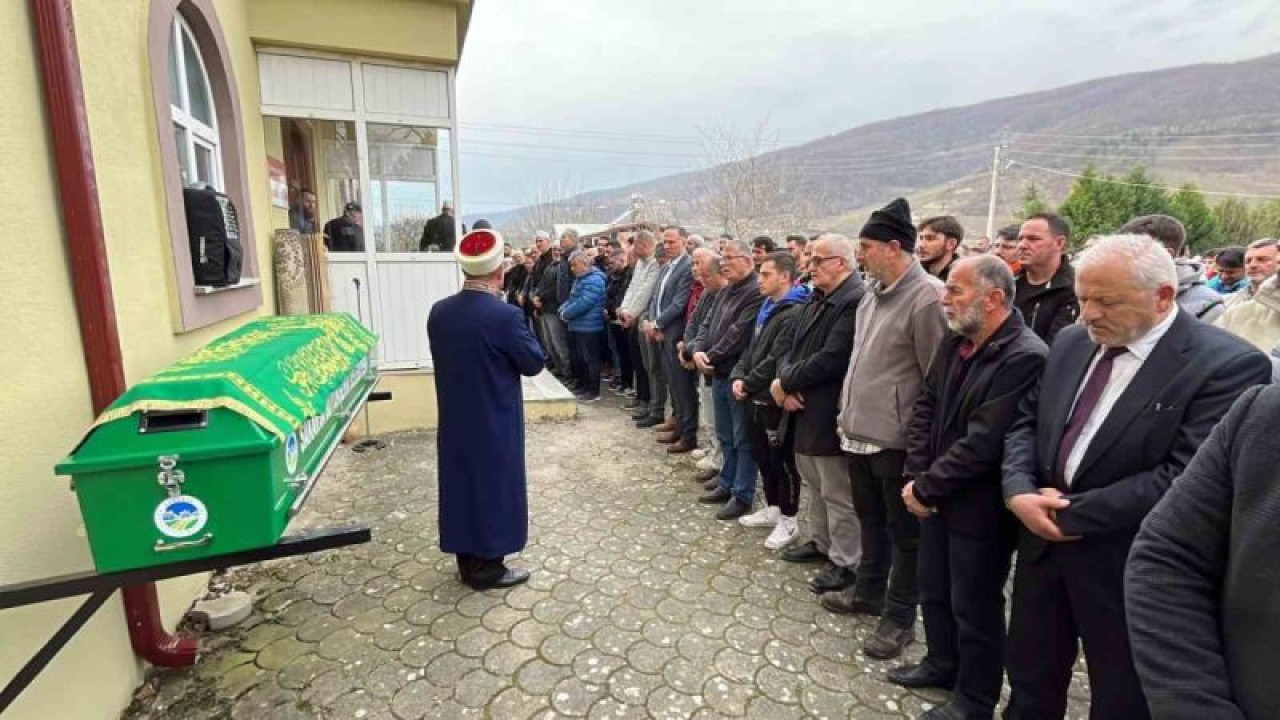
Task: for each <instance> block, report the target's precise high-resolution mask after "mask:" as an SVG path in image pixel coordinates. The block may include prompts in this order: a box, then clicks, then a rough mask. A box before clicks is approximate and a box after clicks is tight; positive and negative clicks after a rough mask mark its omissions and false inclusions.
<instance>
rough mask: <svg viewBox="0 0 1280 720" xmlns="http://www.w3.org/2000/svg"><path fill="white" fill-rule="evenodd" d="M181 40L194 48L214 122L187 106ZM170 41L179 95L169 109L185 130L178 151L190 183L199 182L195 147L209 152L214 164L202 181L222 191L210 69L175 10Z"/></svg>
mask: <svg viewBox="0 0 1280 720" xmlns="http://www.w3.org/2000/svg"><path fill="white" fill-rule="evenodd" d="M184 39H185V40H186V41H187V42H188V43H190V44H191V48H192V49H194V50H195V54H196V62H197V63H198V64H199V66H200V78H201V80H203V81H204V86H205V89H206V92H207V93H208V98H209V114H210V119H211V120H213V125H207V124H205V123H204V122H202V121H201V120H199V119H198V118H196V116H194V115H192V114H191V113H190V112H189V111H188V110H187V109H186V108H190V107H191V87H190V85H188V83H187V53H186V50H185V45H184V43H183V40H184ZM169 42H171V43H173V45H172V47H173V49H174V53H173V54H174V56H175V61H176V62H177V67H176V68H172V70H173V71H175V72H177V74H178V77H177V81H178V82H177V85H178V94H179V97H176V98H170V103H169V110H170V115H171V116H172V118H173V123H174V125H177V126H179V127H181V128H182V129H183V130H185V131H186V134H185V135H184V137H185V138H186V143H184V144H183V146H182V147H179V148H178V152H179V153H181V154H182V155H183V156H185V157H186V159H187V167H188V168H189V169H190V171H191V176H192V182H198V181H199V180H198V179H197V178H196V174H197V171H196V168H197V165H196V150H197V148H202V149H204V150H206V151H208V152H209V153H210V154H211V155H212V156H213V163H212V164H211V166H210V168H209V170H210V172H211V174H212V175H211V177H209V178H207V179H206V180H205V182H208V183H209V184H210V185H212V186H213V187H214V188H215V189H217V190H218V191H219V192H222V191H224V190H225V188H224V186H223V182H222V179H223V174H222V143H221V141H220V140H219V136H218V108H217V107H216V105H215V102H216V101H215V99H214V97H213V84H212V83H211V82H209V71H208V70H207V69H206V68H205V62H204V56H203V55H202V54H201V52H200V44H199V43H198V42H196V36H195V33H193V32H191V26H189V25H187V21H186V20H185V19H183V17H182V14H181V13H174V17H173V30H172V35H171V36H170V38H169ZM175 101H176V102H175Z"/></svg>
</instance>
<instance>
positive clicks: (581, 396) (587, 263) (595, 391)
mask: <svg viewBox="0 0 1280 720" xmlns="http://www.w3.org/2000/svg"><path fill="white" fill-rule="evenodd" d="M568 265H569V271H570V272H572V273H573V276H574V278H575V280H574V281H573V288H572V289H571V290H570V291H569V296H568V298H567V299H566V300H565V301H564V304H563V305H561V306H560V319H562V320H564V321H565V323H566V324H568V326H569V361H570V364H571V365H572V367H573V378H574V380H575V381H577V385H578V391H577V392H575V393H574V396H575V397H577V398H578V402H583V403H593V402H595V401H597V400H599V399H600V363H601V360H602V359H603V358H604V352H605V337H604V319H605V316H604V297H605V286H606V283H605V279H604V273H602V272H600V269H599V268H597V267H596V266H595V265H594V264H592V262H591V258H589V257H587V254H586V253H584V252H581V251H579V252H575V253H574V254H572V255H570V256H569V263H568Z"/></svg>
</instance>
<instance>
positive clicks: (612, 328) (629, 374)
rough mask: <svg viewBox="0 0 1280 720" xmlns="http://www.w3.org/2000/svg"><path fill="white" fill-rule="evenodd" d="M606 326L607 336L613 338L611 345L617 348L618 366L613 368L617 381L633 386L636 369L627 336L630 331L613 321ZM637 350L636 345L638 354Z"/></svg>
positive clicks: (625, 385)
mask: <svg viewBox="0 0 1280 720" xmlns="http://www.w3.org/2000/svg"><path fill="white" fill-rule="evenodd" d="M608 327H609V336H610V337H611V338H613V347H615V348H617V349H618V367H616V368H614V369H613V370H614V375H615V376H616V378H617V382H619V383H621V385H622V387H624V388H629V387H635V382H636V370H635V366H634V365H632V358H631V345H630V340H629V339H628V337H627V336H628V335H629V334H630V332H629V331H628V330H627V329H626V328H624V327H622V326H621V325H615V324H613V323H609V326H608ZM639 352H640V348H639V347H637V348H636V353H637V354H639Z"/></svg>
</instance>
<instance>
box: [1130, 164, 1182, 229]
mask: <svg viewBox="0 0 1280 720" xmlns="http://www.w3.org/2000/svg"><path fill="white" fill-rule="evenodd" d="M1124 183H1125V184H1124V185H1121V186H1120V187H1121V188H1124V191H1125V192H1124V197H1125V202H1123V203H1120V206H1121V207H1122V208H1123V212H1124V213H1127V214H1128V217H1125V218H1124V219H1123V220H1121V221H1120V222H1119V223H1117V224H1116V227H1120V226H1121V225H1123V224H1125V223H1126V222H1128V221H1129V220H1131V219H1133V218H1135V217H1138V216H1139V215H1169V214H1171V212H1170V210H1171V207H1170V202H1169V194H1168V193H1167V192H1165V189H1164V188H1163V187H1160V186H1159V185H1156V184H1155V183H1154V182H1153V181H1152V179H1151V178H1149V177H1147V171H1146V169H1145V168H1143V167H1142V166H1141V165H1139V166H1138V167H1136V168H1134V169H1133V170H1131V171H1129V174H1128V175H1125V176H1124Z"/></svg>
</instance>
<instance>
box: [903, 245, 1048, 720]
mask: <svg viewBox="0 0 1280 720" xmlns="http://www.w3.org/2000/svg"><path fill="white" fill-rule="evenodd" d="M1013 297H1014V279H1013V272H1011V271H1010V270H1009V266H1008V265H1006V264H1005V262H1004V261H1003V260H1001V259H1000V258H998V257H996V256H995V255H977V256H974V257H970V258H965V259H963V260H959V261H956V262H955V263H953V264H952V265H951V268H950V272H949V274H948V278H947V285H946V291H945V292H944V294H943V296H942V307H943V311H944V312H945V313H946V316H947V325H948V326H949V327H950V328H951V331H952V334H951V335H950V336H949V337H948V338H947V339H946V340H944V341H943V343H942V345H941V346H939V348H938V353H937V355H935V356H934V358H933V362H932V363H931V364H930V366H929V374H928V375H927V376H926V378H925V385H924V391H923V392H922V393H921V394H920V398H919V399H918V400H916V404H915V406H914V407H913V408H912V411H911V423H910V424H909V425H908V428H907V461H906V466H905V474H906V476H907V480H908V481H907V484H906V485H905V486H904V487H903V489H902V501H903V502H904V503H905V504H906V506H907V509H909V510H910V511H911V512H912V513H913V514H914V515H915V516H916V517H919V518H920V559H919V583H920V606H921V610H922V611H923V613H924V629H925V637H926V638H928V642H929V652H928V654H927V655H926V656H925V658H924V660H923V661H922V662H920V663H919V664H917V665H906V666H903V667H899V668H894V669H893V670H890V671H889V681H890V682H893V683H897V684H898V685H903V686H905V687H942V688H947V689H951V691H952V692H951V699H950V700H949V701H948V702H947V703H946V704H945V705H940V706H938V707H935V708H932V709H930V710H929V711H928V712H926V713H925V714H924V715H922V716H921V718H922V720H969V718H975V719H977V718H985V719H987V720H990V718H991V713H992V712H993V711H994V710H995V707H996V703H998V702H999V701H1000V684H1001V682H1002V680H1003V677H1004V641H1005V627H1004V586H1005V581H1006V580H1007V579H1008V576H1009V562H1010V560H1011V559H1012V557H1013V549H1014V546H1015V545H1016V543H1017V537H1018V534H1017V533H1018V529H1017V521H1016V520H1015V519H1014V518H1013V516H1012V515H1010V514H1009V512H1008V511H1007V510H1005V509H1004V505H1003V503H1002V497H1001V494H1000V461H1001V458H1002V456H1003V454H1004V436H1005V433H1006V432H1007V431H1008V430H1009V426H1010V425H1012V424H1013V421H1014V418H1015V417H1017V410H1018V403H1019V401H1020V400H1021V399H1022V398H1023V396H1024V395H1026V394H1027V392H1029V391H1030V390H1031V388H1033V387H1035V386H1036V384H1037V383H1038V382H1039V381H1040V373H1041V371H1043V370H1044V361H1045V356H1046V355H1048V354H1049V348H1048V347H1047V346H1046V345H1045V344H1044V341H1043V340H1041V339H1040V338H1039V337H1037V336H1036V334H1035V332H1033V331H1032V330H1031V328H1029V327H1027V325H1026V323H1025V322H1023V320H1022V314H1021V313H1020V312H1018V311H1017V310H1016V309H1014V307H1013Z"/></svg>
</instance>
